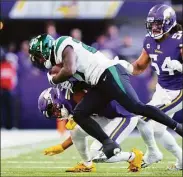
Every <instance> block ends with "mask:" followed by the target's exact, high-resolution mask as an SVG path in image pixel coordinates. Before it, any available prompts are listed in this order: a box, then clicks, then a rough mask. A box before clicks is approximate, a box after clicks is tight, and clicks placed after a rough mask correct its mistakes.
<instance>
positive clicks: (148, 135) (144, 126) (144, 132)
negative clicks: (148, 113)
mask: <svg viewBox="0 0 183 177" xmlns="http://www.w3.org/2000/svg"><path fill="white" fill-rule="evenodd" d="M137 128H138V130H139V132H140V134H141V136H142V138H143V140H144V142H145V144H146V146H147V148H148V151H149V152H152V151H160V150H159V148H158V146H157V144H156V141H155V138H154V131H153V127H152V125H151V123H150V121H149V122H145V121H144V120H142V119H141V118H139V121H138V123H137Z"/></svg>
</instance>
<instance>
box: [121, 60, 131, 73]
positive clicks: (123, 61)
mask: <svg viewBox="0 0 183 177" xmlns="http://www.w3.org/2000/svg"><path fill="white" fill-rule="evenodd" d="M118 63H119V64H120V65H122V66H123V67H124V68H125V69H126V71H127V73H128V74H131V75H132V73H133V65H132V64H131V63H129V62H128V61H126V60H119V61H118Z"/></svg>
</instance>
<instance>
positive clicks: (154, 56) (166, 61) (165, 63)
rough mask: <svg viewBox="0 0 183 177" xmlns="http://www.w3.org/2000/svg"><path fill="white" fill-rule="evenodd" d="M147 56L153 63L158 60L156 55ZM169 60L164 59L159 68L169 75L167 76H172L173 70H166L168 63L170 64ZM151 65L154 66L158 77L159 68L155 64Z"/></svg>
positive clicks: (168, 58) (167, 58) (169, 58)
mask: <svg viewBox="0 0 183 177" xmlns="http://www.w3.org/2000/svg"><path fill="white" fill-rule="evenodd" d="M149 56H150V58H151V59H152V60H153V61H157V59H158V55H156V54H150V55H149ZM170 60H171V57H166V58H165V60H164V62H163V64H162V66H161V70H162V71H167V72H168V73H169V75H174V70H173V69H171V68H168V63H169V62H170ZM151 65H152V66H154V68H155V70H156V73H157V75H160V68H159V66H158V64H157V63H156V62H152V63H151Z"/></svg>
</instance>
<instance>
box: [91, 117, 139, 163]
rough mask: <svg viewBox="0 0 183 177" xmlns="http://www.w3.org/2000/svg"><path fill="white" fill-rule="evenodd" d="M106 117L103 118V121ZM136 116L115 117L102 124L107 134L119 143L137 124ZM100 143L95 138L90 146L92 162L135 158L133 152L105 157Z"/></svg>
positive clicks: (111, 161) (109, 161)
mask: <svg viewBox="0 0 183 177" xmlns="http://www.w3.org/2000/svg"><path fill="white" fill-rule="evenodd" d="M105 120H106V119H104V121H105ZM137 121H138V118H136V117H134V118H132V119H131V118H115V119H113V120H110V122H109V123H107V125H106V126H104V123H103V127H104V131H105V132H106V133H107V135H109V137H110V138H111V139H112V140H114V141H116V142H117V143H118V144H121V143H122V142H123V141H124V140H125V139H126V138H127V137H128V136H129V135H130V133H131V132H132V131H133V130H134V129H135V127H136V125H137ZM101 150H102V144H101V143H100V142H98V141H97V140H95V141H94V142H93V143H92V144H91V146H90V152H91V156H92V158H93V159H94V162H107V163H113V162H119V161H129V160H133V159H134V158H135V154H134V153H133V152H121V153H120V155H117V156H114V157H112V158H110V159H108V160H107V159H106V156H105V155H104V154H103V153H102V151H101Z"/></svg>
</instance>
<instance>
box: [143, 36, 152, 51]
mask: <svg viewBox="0 0 183 177" xmlns="http://www.w3.org/2000/svg"><path fill="white" fill-rule="evenodd" d="M149 38H150V36H149V34H147V35H146V36H145V38H144V41H143V48H144V50H145V51H146V52H147V53H149V49H150V41H149Z"/></svg>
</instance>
